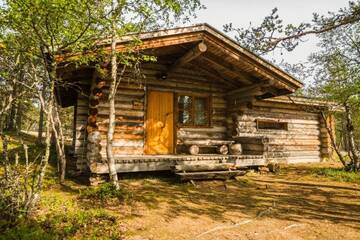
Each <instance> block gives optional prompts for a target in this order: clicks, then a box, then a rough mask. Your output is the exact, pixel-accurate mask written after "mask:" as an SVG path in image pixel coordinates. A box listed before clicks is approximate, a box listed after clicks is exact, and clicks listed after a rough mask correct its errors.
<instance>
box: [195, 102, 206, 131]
mask: <svg viewBox="0 0 360 240" xmlns="http://www.w3.org/2000/svg"><path fill="white" fill-rule="evenodd" d="M207 100H208V99H207V98H205V97H196V98H195V102H194V106H195V110H194V111H195V119H194V120H195V121H194V124H195V125H207V124H208V101H207Z"/></svg>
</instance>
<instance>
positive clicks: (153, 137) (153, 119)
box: [145, 91, 174, 154]
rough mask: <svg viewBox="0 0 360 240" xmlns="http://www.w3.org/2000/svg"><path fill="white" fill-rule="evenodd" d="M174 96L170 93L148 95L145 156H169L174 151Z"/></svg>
mask: <svg viewBox="0 0 360 240" xmlns="http://www.w3.org/2000/svg"><path fill="white" fill-rule="evenodd" d="M173 108H174V96H173V93H171V92H159V91H151V92H149V94H148V104H147V114H146V116H147V120H146V143H145V154H171V153H173V149H174V117H173V110H174V109H173Z"/></svg>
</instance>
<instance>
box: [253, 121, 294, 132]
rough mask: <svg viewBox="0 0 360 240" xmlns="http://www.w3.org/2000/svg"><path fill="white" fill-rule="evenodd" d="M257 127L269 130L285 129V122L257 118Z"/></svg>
mask: <svg viewBox="0 0 360 240" xmlns="http://www.w3.org/2000/svg"><path fill="white" fill-rule="evenodd" d="M257 128H258V129H269V130H287V123H286V122H277V121H269V120H257Z"/></svg>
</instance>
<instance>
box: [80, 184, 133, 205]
mask: <svg viewBox="0 0 360 240" xmlns="http://www.w3.org/2000/svg"><path fill="white" fill-rule="evenodd" d="M80 196H81V197H82V198H88V199H95V200H100V201H101V202H105V201H107V200H111V199H114V198H115V199H118V200H119V201H120V202H126V203H128V202H130V201H131V199H133V193H132V192H130V191H127V190H126V189H124V188H120V189H119V190H117V189H116V187H115V186H114V185H113V184H112V183H104V184H101V185H100V186H98V187H93V188H88V189H86V190H84V191H81V192H80Z"/></svg>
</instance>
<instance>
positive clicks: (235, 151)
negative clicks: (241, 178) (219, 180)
mask: <svg viewBox="0 0 360 240" xmlns="http://www.w3.org/2000/svg"><path fill="white" fill-rule="evenodd" d="M241 153H242V147H241V144H240V143H235V144H231V145H230V154H232V155H240V154H241Z"/></svg>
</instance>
